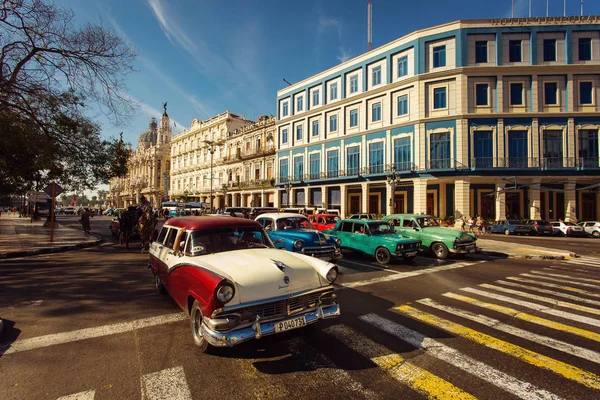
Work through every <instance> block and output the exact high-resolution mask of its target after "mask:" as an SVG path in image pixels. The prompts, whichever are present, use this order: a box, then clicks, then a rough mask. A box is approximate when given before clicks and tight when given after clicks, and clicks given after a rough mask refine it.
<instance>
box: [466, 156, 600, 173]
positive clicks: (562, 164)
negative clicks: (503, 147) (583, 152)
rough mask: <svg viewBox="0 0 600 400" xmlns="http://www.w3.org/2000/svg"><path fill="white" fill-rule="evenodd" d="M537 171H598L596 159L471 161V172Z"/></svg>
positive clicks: (599, 166)
mask: <svg viewBox="0 0 600 400" xmlns="http://www.w3.org/2000/svg"><path fill="white" fill-rule="evenodd" d="M498 168H501V169H537V170H542V171H548V170H569V169H573V170H574V169H577V170H590V169H600V159H599V158H598V157H591V158H589V157H586V158H575V157H544V158H541V159H540V158H537V157H475V158H472V159H471V170H492V169H498Z"/></svg>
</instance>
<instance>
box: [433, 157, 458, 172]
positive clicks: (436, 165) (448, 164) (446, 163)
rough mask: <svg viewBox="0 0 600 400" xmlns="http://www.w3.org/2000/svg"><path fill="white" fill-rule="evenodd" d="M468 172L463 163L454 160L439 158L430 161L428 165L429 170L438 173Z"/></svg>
mask: <svg viewBox="0 0 600 400" xmlns="http://www.w3.org/2000/svg"><path fill="white" fill-rule="evenodd" d="M448 169H449V170H466V169H468V168H467V167H466V166H465V165H464V164H462V163H461V162H459V161H457V160H454V159H452V158H438V159H435V158H434V159H432V160H429V162H428V163H427V170H429V171H436V170H448Z"/></svg>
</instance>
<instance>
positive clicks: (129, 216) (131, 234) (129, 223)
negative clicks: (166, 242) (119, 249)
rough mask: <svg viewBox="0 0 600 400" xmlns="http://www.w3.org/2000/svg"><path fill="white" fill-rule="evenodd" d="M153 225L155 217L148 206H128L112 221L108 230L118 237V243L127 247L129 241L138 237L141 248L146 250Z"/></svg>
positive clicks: (150, 239) (152, 231)
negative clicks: (141, 208)
mask: <svg viewBox="0 0 600 400" xmlns="http://www.w3.org/2000/svg"><path fill="white" fill-rule="evenodd" d="M155 225H156V219H155V218H154V215H153V214H152V210H151V209H150V208H147V207H145V208H144V209H143V210H140V209H138V208H137V207H135V206H130V207H128V208H127V210H123V211H122V212H121V213H120V214H119V217H118V218H115V219H114V220H113V221H112V223H111V225H110V230H111V233H112V235H113V236H115V237H117V238H118V240H119V244H124V245H125V247H127V248H129V242H130V241H131V240H133V239H137V238H139V239H141V240H142V250H143V249H146V250H147V249H148V247H149V246H150V242H151V241H152V235H153V233H154V227H155Z"/></svg>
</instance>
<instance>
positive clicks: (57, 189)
mask: <svg viewBox="0 0 600 400" xmlns="http://www.w3.org/2000/svg"><path fill="white" fill-rule="evenodd" d="M64 191H65V190H64V189H63V188H62V187H60V185H59V184H58V183H55V184H54V197H56V196H60V194H61V193H62V192H64ZM44 192H46V193H47V194H48V196H52V184H49V185H48V186H46V187H45V188H44Z"/></svg>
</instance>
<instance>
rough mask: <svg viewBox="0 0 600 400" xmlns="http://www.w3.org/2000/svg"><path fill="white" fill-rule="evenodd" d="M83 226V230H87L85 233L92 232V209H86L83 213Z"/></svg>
mask: <svg viewBox="0 0 600 400" xmlns="http://www.w3.org/2000/svg"><path fill="white" fill-rule="evenodd" d="M80 221H81V227H82V228H83V231H84V232H85V234H86V235H87V234H89V233H90V230H91V228H90V211H89V210H87V209H84V210H83V212H82V213H81V219H80Z"/></svg>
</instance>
